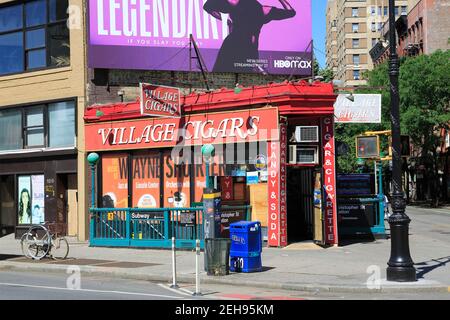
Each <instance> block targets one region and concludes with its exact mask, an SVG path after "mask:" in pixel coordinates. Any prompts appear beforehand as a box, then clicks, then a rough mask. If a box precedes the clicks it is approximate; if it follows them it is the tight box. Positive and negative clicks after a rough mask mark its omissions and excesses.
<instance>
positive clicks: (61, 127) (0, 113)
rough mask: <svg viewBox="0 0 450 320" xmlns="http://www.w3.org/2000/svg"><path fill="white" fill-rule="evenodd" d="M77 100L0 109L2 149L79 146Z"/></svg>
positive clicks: (0, 146) (0, 144) (0, 147)
mask: <svg viewBox="0 0 450 320" xmlns="http://www.w3.org/2000/svg"><path fill="white" fill-rule="evenodd" d="M75 117H76V115H75V103H74V101H63V102H57V103H50V104H42V105H36V106H26V107H23V108H12V109H4V110H1V109H0V151H12V150H20V149H32V148H45V147H51V148H61V147H73V146H75V136H76V134H75V133H76V131H75Z"/></svg>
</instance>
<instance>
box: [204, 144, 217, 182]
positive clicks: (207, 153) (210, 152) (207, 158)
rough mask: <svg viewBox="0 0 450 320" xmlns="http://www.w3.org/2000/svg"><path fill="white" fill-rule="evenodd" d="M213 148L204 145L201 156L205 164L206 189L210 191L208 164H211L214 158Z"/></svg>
mask: <svg viewBox="0 0 450 320" xmlns="http://www.w3.org/2000/svg"><path fill="white" fill-rule="evenodd" d="M214 154H215V148H214V146H213V145H212V144H205V145H204V146H203V147H202V155H203V158H204V159H205V162H206V188H208V189H211V188H212V186H211V178H210V176H209V164H210V163H211V160H212V157H214Z"/></svg>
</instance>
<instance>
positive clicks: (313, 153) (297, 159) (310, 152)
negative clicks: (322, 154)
mask: <svg viewBox="0 0 450 320" xmlns="http://www.w3.org/2000/svg"><path fill="white" fill-rule="evenodd" d="M318 159H319V157H318V147H300V146H297V145H291V146H289V163H291V164H317V163H318Z"/></svg>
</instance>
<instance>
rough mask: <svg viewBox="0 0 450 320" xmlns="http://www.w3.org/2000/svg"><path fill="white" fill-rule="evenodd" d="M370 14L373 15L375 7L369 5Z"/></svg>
mask: <svg viewBox="0 0 450 320" xmlns="http://www.w3.org/2000/svg"><path fill="white" fill-rule="evenodd" d="M370 14H371V15H372V16H374V15H375V7H370Z"/></svg>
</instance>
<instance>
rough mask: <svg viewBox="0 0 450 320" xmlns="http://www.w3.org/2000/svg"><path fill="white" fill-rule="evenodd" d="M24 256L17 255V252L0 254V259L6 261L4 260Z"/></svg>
mask: <svg viewBox="0 0 450 320" xmlns="http://www.w3.org/2000/svg"><path fill="white" fill-rule="evenodd" d="M20 257H23V256H22V255H20V256H19V255H17V254H0V261H4V260H12V259H17V258H20Z"/></svg>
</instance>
